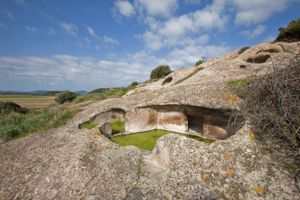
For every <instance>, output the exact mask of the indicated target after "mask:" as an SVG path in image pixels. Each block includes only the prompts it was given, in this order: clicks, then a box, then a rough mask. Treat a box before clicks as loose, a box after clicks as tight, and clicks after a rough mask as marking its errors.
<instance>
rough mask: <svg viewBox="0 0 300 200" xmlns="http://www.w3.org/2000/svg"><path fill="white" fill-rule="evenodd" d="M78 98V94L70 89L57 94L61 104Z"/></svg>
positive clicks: (57, 99) (56, 99)
mask: <svg viewBox="0 0 300 200" xmlns="http://www.w3.org/2000/svg"><path fill="white" fill-rule="evenodd" d="M75 98H76V94H75V93H74V92H71V91H69V90H67V91H64V92H61V93H58V94H57V95H56V98H55V101H56V102H58V103H59V104H63V103H65V102H67V101H68V102H71V101H73V100H74V99H75Z"/></svg>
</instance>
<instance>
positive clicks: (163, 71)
mask: <svg viewBox="0 0 300 200" xmlns="http://www.w3.org/2000/svg"><path fill="white" fill-rule="evenodd" d="M171 72H172V71H171V69H170V67H169V65H160V66H158V67H156V68H154V69H153V70H152V71H151V75H150V79H159V78H163V77H165V76H167V75H168V74H170V73H171Z"/></svg>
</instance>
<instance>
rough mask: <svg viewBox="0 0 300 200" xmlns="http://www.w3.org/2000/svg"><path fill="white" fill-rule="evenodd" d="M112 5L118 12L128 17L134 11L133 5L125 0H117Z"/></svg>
mask: <svg viewBox="0 0 300 200" xmlns="http://www.w3.org/2000/svg"><path fill="white" fill-rule="evenodd" d="M114 5H115V7H116V8H117V10H118V11H119V13H120V14H121V15H123V16H125V17H130V16H132V15H133V14H134V13H135V10H134V7H133V5H132V4H131V3H130V2H128V1H126V0H117V1H115V4H114Z"/></svg>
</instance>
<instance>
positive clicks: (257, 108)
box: [232, 57, 300, 180]
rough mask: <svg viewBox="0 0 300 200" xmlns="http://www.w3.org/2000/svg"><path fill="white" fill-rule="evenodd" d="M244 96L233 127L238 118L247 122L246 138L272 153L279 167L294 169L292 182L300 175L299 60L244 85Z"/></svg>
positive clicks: (298, 58)
mask: <svg viewBox="0 0 300 200" xmlns="http://www.w3.org/2000/svg"><path fill="white" fill-rule="evenodd" d="M245 87H246V89H247V96H246V98H245V100H244V101H243V102H242V104H241V110H240V112H236V113H234V114H233V116H234V117H233V118H232V119H233V121H234V122H233V124H237V122H239V121H240V119H241V117H244V118H246V119H248V120H249V121H250V124H251V126H252V130H253V132H250V133H249V137H250V138H252V139H256V140H257V141H259V142H260V143H261V144H262V146H263V147H264V148H265V149H266V150H269V151H271V152H273V158H274V160H276V162H278V163H279V164H280V165H282V166H285V165H287V164H290V165H291V166H295V169H296V170H294V173H296V175H295V180H298V177H297V176H298V175H299V174H300V154H299V149H300V57H296V58H295V59H294V60H292V61H291V64H290V65H289V66H286V68H285V69H282V67H281V66H274V68H273V70H272V71H270V72H269V73H268V74H266V75H265V76H264V77H253V79H251V81H250V82H249V83H248V84H247V85H246V86H245Z"/></svg>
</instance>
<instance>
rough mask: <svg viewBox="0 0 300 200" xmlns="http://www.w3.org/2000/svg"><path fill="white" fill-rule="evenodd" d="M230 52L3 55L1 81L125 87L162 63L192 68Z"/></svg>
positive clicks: (66, 86)
mask: <svg viewBox="0 0 300 200" xmlns="http://www.w3.org/2000/svg"><path fill="white" fill-rule="evenodd" d="M227 51H229V48H228V47H226V46H213V45H196V46H195V45H192V46H186V47H183V48H176V49H174V50H172V51H171V52H170V53H167V54H166V55H165V56H163V57H157V56H154V55H152V54H151V53H150V52H147V51H139V52H136V53H133V54H126V55H123V56H120V55H119V56H118V58H115V59H98V60H97V59H95V58H91V57H76V56H71V55H53V56H49V57H32V56H25V57H4V56H2V57H1V56H0V80H4V83H11V82H13V83H14V84H15V85H14V89H24V88H26V87H28V88H31V89H33V88H32V85H37V86H41V85H40V84H39V83H40V81H43V82H44V84H43V85H42V86H43V87H44V88H51V89H62V88H61V87H62V86H63V87H64V88H63V89H73V90H78V89H87V90H90V89H94V88H97V87H113V86H122V85H123V86H124V85H126V84H129V83H130V82H132V81H144V80H147V79H148V78H149V74H150V72H151V70H152V69H153V68H154V67H155V66H158V65H160V64H169V65H170V66H171V67H172V68H173V69H176V68H179V67H182V66H187V65H192V64H194V62H195V61H197V60H199V59H200V58H201V57H206V58H207V57H212V56H217V55H220V54H224V53H226V52H227ZM5 80H10V81H5ZM13 80H14V81H13ZM79 80H80V81H79ZM27 83H28V86H27V85H26V84H27ZM29 83H30V84H29ZM4 86H5V88H6V89H10V87H11V86H10V85H2V87H4ZM54 86H56V87H57V88H56V87H54ZM34 89H39V88H34Z"/></svg>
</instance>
